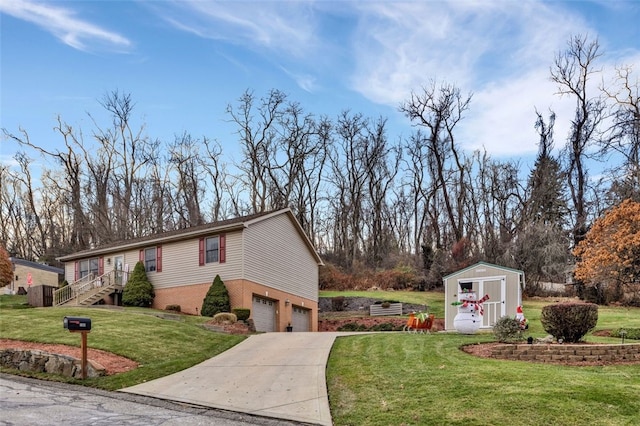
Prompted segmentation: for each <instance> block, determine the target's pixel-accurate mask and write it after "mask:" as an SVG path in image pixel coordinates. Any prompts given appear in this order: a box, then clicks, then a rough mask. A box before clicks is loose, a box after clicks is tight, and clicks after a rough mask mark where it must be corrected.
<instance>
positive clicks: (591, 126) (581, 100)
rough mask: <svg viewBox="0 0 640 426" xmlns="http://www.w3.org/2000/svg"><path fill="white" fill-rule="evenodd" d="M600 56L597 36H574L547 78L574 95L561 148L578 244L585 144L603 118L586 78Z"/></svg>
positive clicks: (582, 230) (583, 215)
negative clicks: (573, 103) (573, 113)
mask: <svg viewBox="0 0 640 426" xmlns="http://www.w3.org/2000/svg"><path fill="white" fill-rule="evenodd" d="M600 56H601V53H600V44H599V43H598V40H597V39H596V40H588V38H587V37H586V36H574V37H572V38H571V40H569V42H568V44H567V48H566V49H565V50H564V51H561V52H559V53H558V54H557V55H556V57H555V61H554V65H553V66H552V67H551V80H552V81H553V82H555V83H556V84H557V85H558V92H557V93H558V94H559V95H561V96H570V97H573V98H574V99H575V102H576V109H575V116H574V118H573V120H572V121H571V131H570V134H569V137H568V139H567V143H566V146H565V149H564V156H565V161H566V163H567V164H566V167H567V176H568V185H569V191H570V194H571V202H572V209H571V210H572V212H573V214H574V216H573V241H574V244H578V243H579V242H580V241H582V240H583V239H584V236H585V234H586V232H587V227H588V224H587V220H588V216H589V211H588V200H587V190H588V186H587V185H588V170H587V165H586V164H585V161H586V159H587V156H588V148H589V147H590V146H591V145H592V144H594V143H595V142H596V140H595V139H596V136H597V131H598V127H599V125H600V123H601V122H602V120H603V118H604V112H605V103H604V101H603V99H602V97H601V96H600V94H599V93H598V94H597V95H591V87H590V80H591V78H592V77H593V76H594V75H595V74H597V73H599V72H600V70H599V69H597V68H596V67H595V65H596V61H597V59H598V58H599V57H600Z"/></svg>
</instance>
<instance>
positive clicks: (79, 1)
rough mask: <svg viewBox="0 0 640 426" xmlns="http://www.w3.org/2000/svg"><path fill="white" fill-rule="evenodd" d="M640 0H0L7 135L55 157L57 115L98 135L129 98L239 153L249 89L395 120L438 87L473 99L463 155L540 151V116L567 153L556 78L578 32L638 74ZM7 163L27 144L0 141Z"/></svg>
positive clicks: (395, 132)
mask: <svg viewBox="0 0 640 426" xmlns="http://www.w3.org/2000/svg"><path fill="white" fill-rule="evenodd" d="M638 22H640V1H637V0H632V1H617V0H611V1H609V0H601V1H591V2H587V1H526V0H523V1H492V0H483V1H471V0H470V1H462V0H458V1H413V2H400V1H375V0H374V1H361V2H360V1H322V0H318V1H299V2H294V1H171V0H162V1H160V0H158V1H106V0H105V1H100V0H95V1H88V0H69V1H47V2H43V1H33V0H28V1H16V0H0V26H1V30H0V31H1V34H0V36H1V45H0V48H1V53H0V55H1V56H0V60H1V62H0V72H1V76H0V84H1V86H0V92H1V94H0V107H1V110H0V127H2V128H5V129H7V130H8V131H9V132H12V133H17V132H18V129H19V127H20V126H21V127H22V128H24V129H25V130H27V132H28V133H29V135H30V138H31V141H32V142H33V143H35V144H37V145H40V146H45V147H48V148H55V147H61V142H62V140H61V137H60V136H59V135H57V134H56V133H54V132H53V130H52V129H53V127H54V126H55V124H56V117H57V116H58V115H60V116H61V117H62V119H63V120H64V121H66V122H67V123H69V124H71V125H73V126H74V127H76V128H81V129H82V130H83V131H84V133H85V141H86V140H87V139H89V138H90V133H91V130H92V129H93V124H92V122H91V120H90V119H89V117H88V116H87V112H90V113H91V114H92V115H93V116H94V117H95V118H96V119H97V120H98V122H99V123H100V124H101V125H102V126H104V127H107V126H108V124H109V121H108V120H107V118H106V117H105V116H104V110H103V109H102V108H101V107H100V105H99V104H98V100H99V99H100V98H102V97H103V96H104V95H105V93H107V92H110V91H114V90H119V91H121V92H124V93H130V94H131V96H132V99H133V100H134V101H135V103H136V109H135V110H134V118H135V120H134V125H136V126H139V125H140V124H142V123H145V124H146V131H147V134H148V135H149V136H150V137H152V138H159V139H161V140H165V141H169V142H170V141H173V140H174V136H175V135H176V134H182V133H183V132H185V131H186V132H189V133H190V134H191V135H192V136H194V137H201V136H207V137H208V138H211V139H217V140H218V141H219V142H220V143H221V145H222V146H223V151H224V152H225V154H226V155H228V156H229V157H233V156H234V150H235V147H236V146H237V143H236V141H235V136H234V135H233V133H232V131H233V129H232V128H231V127H230V126H229V125H228V124H227V123H226V122H225V120H226V119H228V117H227V116H226V115H225V113H224V110H225V107H226V106H227V104H229V103H234V102H235V100H236V99H237V98H238V97H239V96H240V95H241V94H242V93H243V92H244V91H245V90H246V89H251V90H254V92H255V94H256V95H257V96H262V95H265V94H266V93H267V92H268V91H269V90H270V89H272V88H274V89H279V90H282V91H284V92H285V93H287V94H288V95H289V99H290V100H293V101H297V102H299V103H300V104H301V105H302V106H303V107H304V108H305V110H306V111H308V112H312V113H314V114H317V115H320V114H327V115H329V116H330V117H335V116H336V115H337V114H338V113H340V112H341V111H342V110H345V109H350V110H351V111H355V112H361V113H363V114H364V115H365V116H369V117H371V118H377V117H379V116H383V117H386V118H388V120H389V121H388V124H389V136H390V137H391V138H393V139H397V138H398V137H400V136H404V137H406V136H408V135H409V134H410V133H411V132H412V127H411V125H410V123H409V122H408V121H407V119H406V118H404V117H403V116H402V115H401V114H400V113H399V112H398V105H399V104H400V103H401V102H402V101H403V100H406V99H408V97H409V95H410V93H411V91H412V90H413V91H420V90H421V87H422V86H426V85H428V84H429V82H430V80H435V81H437V82H440V81H446V82H448V83H452V84H455V85H457V86H458V87H460V88H461V89H462V91H463V92H465V93H466V92H473V99H472V102H471V106H470V110H469V111H468V112H467V114H466V117H465V119H464V121H463V122H462V123H461V125H460V127H459V133H458V143H460V144H461V145H462V146H463V147H464V148H465V149H466V150H469V151H471V150H474V149H479V148H484V149H486V150H487V152H488V153H489V154H490V155H491V156H492V157H496V158H503V157H506V158H531V156H532V155H534V154H535V153H536V150H537V147H536V143H537V137H536V133H535V130H534V127H533V124H534V122H535V115H534V111H535V108H537V109H538V110H539V111H542V112H545V114H546V111H547V110H548V109H549V108H552V109H553V110H555V111H556V113H557V119H556V146H559V145H561V144H562V143H563V141H564V139H565V137H566V134H567V132H568V128H569V120H570V119H571V116H572V115H573V105H574V104H573V102H572V101H569V100H568V99H566V98H565V99H561V98H559V97H558V96H557V95H554V92H555V86H554V84H553V83H551V82H550V81H549V68H550V66H551V65H552V63H553V58H554V55H555V54H556V52H558V51H559V50H561V49H563V48H564V47H565V46H566V43H567V40H568V39H569V38H570V37H571V36H572V35H575V34H589V35H590V36H591V37H598V38H599V41H600V43H601V46H602V47H601V48H602V50H603V52H604V53H605V55H604V56H603V57H602V59H601V61H600V65H601V66H602V67H603V68H604V69H605V70H607V72H605V73H603V74H602V78H603V79H604V80H605V81H606V80H607V79H609V78H610V74H609V73H610V71H613V68H614V66H615V65H635V68H634V74H635V76H636V78H637V77H638V74H640V25H638ZM0 143H1V144H2V146H1V149H0V161H2V162H4V163H7V162H10V161H11V160H10V159H11V157H12V156H13V154H14V153H15V152H16V150H17V149H18V147H17V146H16V145H15V144H14V143H12V142H10V141H8V140H4V139H3V140H2V141H1V142H0Z"/></svg>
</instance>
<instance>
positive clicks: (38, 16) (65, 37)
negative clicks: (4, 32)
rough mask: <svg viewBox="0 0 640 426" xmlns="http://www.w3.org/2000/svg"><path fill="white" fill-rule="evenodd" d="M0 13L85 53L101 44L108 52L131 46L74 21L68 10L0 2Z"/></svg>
mask: <svg viewBox="0 0 640 426" xmlns="http://www.w3.org/2000/svg"><path fill="white" fill-rule="evenodd" d="M0 12H2V13H6V14H7V15H11V16H13V17H15V18H18V19H22V20H25V21H28V22H31V23H33V24H36V25H37V26H39V27H41V28H43V29H45V30H46V31H49V32H50V33H52V34H53V35H55V36H56V37H58V38H59V39H60V40H62V42H64V43H65V44H67V45H69V46H71V47H73V48H74V49H78V50H83V51H88V50H92V47H93V46H92V45H93V44H95V43H101V44H105V45H107V46H108V47H109V48H112V49H126V48H129V47H130V46H131V42H130V41H129V40H128V39H127V38H125V37H123V36H121V35H119V34H117V33H114V32H111V31H108V30H105V29H103V28H101V27H99V26H97V25H94V24H92V23H90V22H87V21H84V20H82V19H80V18H77V17H76V16H75V15H76V14H75V12H74V11H73V10H71V9H67V8H63V7H59V6H57V5H52V4H51V3H41V2H34V1H29V0H0Z"/></svg>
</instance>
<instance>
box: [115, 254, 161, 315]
mask: <svg viewBox="0 0 640 426" xmlns="http://www.w3.org/2000/svg"><path fill="white" fill-rule="evenodd" d="M155 296H156V295H155V292H154V291H153V284H151V281H149V278H147V272H146V271H145V269H144V263H142V262H140V261H139V262H138V263H136V266H135V268H133V273H131V275H129V279H128V280H127V284H126V285H125V287H124V291H123V292H122V303H123V304H124V305H125V306H140V307H143V308H148V307H149V306H151V304H152V303H153V298H154V297H155Z"/></svg>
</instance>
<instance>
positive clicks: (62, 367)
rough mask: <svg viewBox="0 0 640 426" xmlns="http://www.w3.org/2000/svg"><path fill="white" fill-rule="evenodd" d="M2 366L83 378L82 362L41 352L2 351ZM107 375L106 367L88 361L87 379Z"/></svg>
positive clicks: (0, 353)
mask: <svg viewBox="0 0 640 426" xmlns="http://www.w3.org/2000/svg"><path fill="white" fill-rule="evenodd" d="M0 366H2V367H3V368H11V369H16V370H20V371H30V372H37V373H48V374H59V375H62V376H66V377H74V378H76V379H79V378H82V360H79V359H77V358H73V357H70V356H66V355H60V354H52V353H48V352H44V351H39V350H20V349H3V350H0ZM105 373H106V371H105V369H104V367H102V366H101V365H100V364H94V363H92V362H90V361H87V377H99V376H104V375H105Z"/></svg>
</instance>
